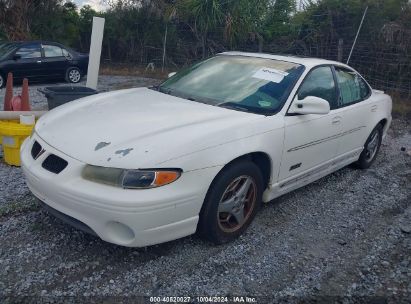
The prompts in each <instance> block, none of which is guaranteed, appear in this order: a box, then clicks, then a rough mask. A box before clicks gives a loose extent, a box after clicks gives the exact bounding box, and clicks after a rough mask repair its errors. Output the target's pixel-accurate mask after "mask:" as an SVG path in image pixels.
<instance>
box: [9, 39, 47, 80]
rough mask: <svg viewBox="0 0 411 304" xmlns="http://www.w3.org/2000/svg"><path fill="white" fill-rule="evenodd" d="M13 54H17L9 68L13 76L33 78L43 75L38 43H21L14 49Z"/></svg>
mask: <svg viewBox="0 0 411 304" xmlns="http://www.w3.org/2000/svg"><path fill="white" fill-rule="evenodd" d="M14 55H18V56H19V58H18V59H16V60H14V62H13V63H12V64H11V68H10V70H11V71H12V72H13V75H14V77H15V78H18V79H21V78H29V79H33V78H39V77H42V76H43V75H44V67H43V66H42V56H41V44H40V43H27V44H23V45H22V46H20V47H19V48H18V49H17V50H16V52H15V54H14Z"/></svg>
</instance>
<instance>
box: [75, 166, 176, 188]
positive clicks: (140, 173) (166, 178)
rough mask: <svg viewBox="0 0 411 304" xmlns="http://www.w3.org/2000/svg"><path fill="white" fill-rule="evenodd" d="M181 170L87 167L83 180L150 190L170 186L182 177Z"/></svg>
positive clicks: (84, 170) (83, 173)
mask: <svg viewBox="0 0 411 304" xmlns="http://www.w3.org/2000/svg"><path fill="white" fill-rule="evenodd" d="M181 172H182V171H181V170H180V169H159V170H126V169H117V168H105V167H97V166H91V165H87V166H86V167H85V168H84V169H83V172H82V175H83V178H85V179H87V180H90V181H94V182H97V183H102V184H107V185H111V186H117V187H122V188H125V189H150V188H157V187H161V186H165V185H168V184H170V183H172V182H174V181H176V180H177V179H178V178H179V177H180V176H181Z"/></svg>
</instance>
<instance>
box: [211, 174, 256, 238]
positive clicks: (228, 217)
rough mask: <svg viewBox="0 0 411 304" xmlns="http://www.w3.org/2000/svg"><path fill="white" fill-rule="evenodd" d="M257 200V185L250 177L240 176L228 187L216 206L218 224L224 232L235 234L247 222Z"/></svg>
mask: <svg viewBox="0 0 411 304" xmlns="http://www.w3.org/2000/svg"><path fill="white" fill-rule="evenodd" d="M256 200H257V185H256V183H255V181H254V180H253V179H252V178H251V177H250V176H240V177H238V178H236V179H235V180H234V181H233V182H232V183H230V184H229V185H228V187H227V188H226V190H225V191H224V194H223V195H222V197H221V200H220V203H219V205H218V214H217V216H218V224H219V226H220V228H221V230H223V231H224V232H227V233H232V232H235V231H237V230H239V229H241V227H242V226H243V225H244V224H245V223H246V222H247V220H248V218H249V217H250V216H251V214H252V213H253V210H254V208H255V206H256Z"/></svg>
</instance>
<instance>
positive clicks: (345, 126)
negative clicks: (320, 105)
mask: <svg viewBox="0 0 411 304" xmlns="http://www.w3.org/2000/svg"><path fill="white" fill-rule="evenodd" d="M335 74H336V79H337V84H338V88H339V101H338V103H339V108H340V109H341V117H342V118H343V120H342V136H341V138H340V143H339V147H338V152H337V154H338V156H340V157H342V156H344V155H346V156H347V157H350V156H355V155H356V154H359V153H360V152H361V151H362V149H363V147H364V144H365V141H366V139H367V137H368V135H369V132H370V126H369V122H371V121H372V119H371V116H372V115H374V114H375V112H376V110H377V108H373V107H377V105H371V100H370V96H371V89H370V87H369V86H368V84H367V83H366V82H365V81H364V79H362V78H361V76H360V75H358V73H356V72H355V71H353V70H351V69H347V68H345V67H338V66H336V67H335Z"/></svg>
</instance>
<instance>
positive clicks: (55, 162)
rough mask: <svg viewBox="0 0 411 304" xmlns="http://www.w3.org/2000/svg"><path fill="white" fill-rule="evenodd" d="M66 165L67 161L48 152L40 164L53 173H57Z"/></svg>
mask: <svg viewBox="0 0 411 304" xmlns="http://www.w3.org/2000/svg"><path fill="white" fill-rule="evenodd" d="M67 165H68V162H67V161H65V160H64V159H62V158H61V157H58V156H56V155H54V154H50V155H49V156H47V158H46V159H45V160H44V162H43V163H42V164H41V166H42V167H43V168H44V169H46V170H48V171H50V172H53V173H55V174H59V173H60V172H61V171H63V170H64V169H65V168H66V167H67Z"/></svg>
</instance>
